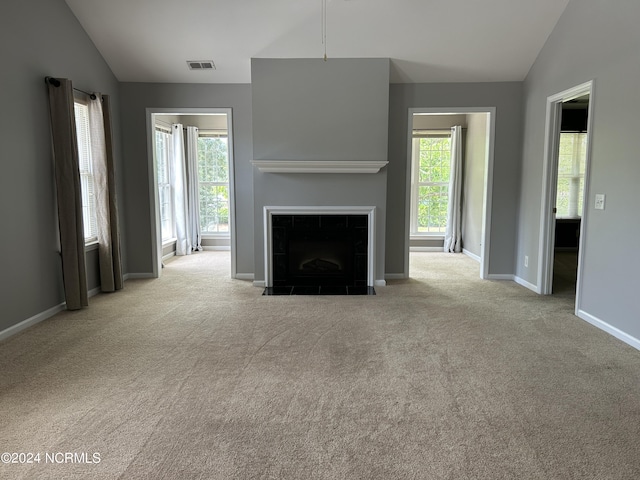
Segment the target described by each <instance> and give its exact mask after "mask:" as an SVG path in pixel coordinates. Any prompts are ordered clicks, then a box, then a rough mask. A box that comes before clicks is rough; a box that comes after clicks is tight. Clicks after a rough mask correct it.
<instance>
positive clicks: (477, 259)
mask: <svg viewBox="0 0 640 480" xmlns="http://www.w3.org/2000/svg"><path fill="white" fill-rule="evenodd" d="M462 253H464V254H465V255H466V256H467V257H469V258H472V259H473V260H475V261H476V262H478V263H480V262H481V258H480V257H479V256H478V255H476V254H475V253H473V252H470V251H469V250H467V249H466V248H463V249H462Z"/></svg>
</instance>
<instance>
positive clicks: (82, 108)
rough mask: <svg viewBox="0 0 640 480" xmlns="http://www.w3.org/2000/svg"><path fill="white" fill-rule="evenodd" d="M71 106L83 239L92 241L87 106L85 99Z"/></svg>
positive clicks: (94, 218) (93, 202)
mask: <svg viewBox="0 0 640 480" xmlns="http://www.w3.org/2000/svg"><path fill="white" fill-rule="evenodd" d="M73 107H74V114H75V121H76V135H77V138H78V161H79V162H78V163H79V170H80V189H81V191H82V221H83V224H84V241H85V243H93V242H96V241H97V240H98V220H97V215H96V197H95V181H94V175H93V160H92V158H91V133H90V132H91V131H90V129H89V106H88V104H87V102H86V101H84V100H82V99H75V100H74V105H73Z"/></svg>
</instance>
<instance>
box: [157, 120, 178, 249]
mask: <svg viewBox="0 0 640 480" xmlns="http://www.w3.org/2000/svg"><path fill="white" fill-rule="evenodd" d="M159 132H160V133H162V134H164V135H166V145H165V146H166V166H165V174H166V176H167V182H166V183H164V184H161V183H160V180H159V179H160V175H159V171H158V169H159V158H160V155H159V153H158V151H157V145H158V143H157V142H158V137H157V135H158V133H159ZM172 145H173V144H172V133H171V128H170V127H168V126H167V127H165V126H163V125H160V124H156V125H155V129H154V148H155V149H156V155H155V157H156V177H155V178H156V183H157V188H158V207H159V209H160V233H161V236H162V244H163V246H164V245H168V244H170V243H171V242H175V241H176V222H175V198H174V185H173V175H174V172H173V163H174V162H173V149H172ZM163 187H164V188H168V190H169V208H168V210H169V217H170V218H169V219H168V220H169V224H170V225H171V232H170V235H169V236H167V237H165V236H164V235H162V230H163V229H162V224H163V219H162V205H161V203H160V192H161V189H162V188H163Z"/></svg>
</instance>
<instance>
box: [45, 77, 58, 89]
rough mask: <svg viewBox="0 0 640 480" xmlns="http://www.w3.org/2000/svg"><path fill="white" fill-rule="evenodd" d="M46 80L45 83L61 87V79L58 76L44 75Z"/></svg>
mask: <svg viewBox="0 0 640 480" xmlns="http://www.w3.org/2000/svg"><path fill="white" fill-rule="evenodd" d="M44 81H45V83H49V84H51V85H53V86H54V87H59V86H60V80H58V79H57V78H53V77H44Z"/></svg>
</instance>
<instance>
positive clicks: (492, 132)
mask: <svg viewBox="0 0 640 480" xmlns="http://www.w3.org/2000/svg"><path fill="white" fill-rule="evenodd" d="M415 113H430V114H447V113H457V114H472V113H486V114H488V118H487V123H488V125H487V127H488V128H487V141H486V155H485V165H484V175H485V177H484V195H483V199H482V233H481V238H482V253H481V256H480V278H482V279H489V278H490V275H489V261H490V252H491V250H490V245H491V208H492V198H493V163H494V155H495V137H496V107H466V108H465V107H448V108H444V107H443V108H441V107H438V108H409V109H408V119H407V163H406V168H405V176H406V180H405V181H406V187H405V189H406V192H405V205H406V206H407V208H405V248H404V255H405V256H404V270H405V272H407V276H409V252H410V229H411V228H410V226H411V209H410V208H409V205H411V164H412V162H411V150H412V145H411V144H412V141H413V128H412V126H413V115H414V114H415Z"/></svg>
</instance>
